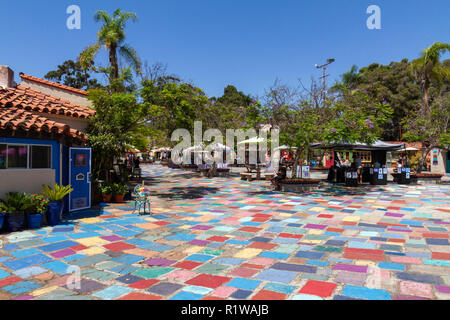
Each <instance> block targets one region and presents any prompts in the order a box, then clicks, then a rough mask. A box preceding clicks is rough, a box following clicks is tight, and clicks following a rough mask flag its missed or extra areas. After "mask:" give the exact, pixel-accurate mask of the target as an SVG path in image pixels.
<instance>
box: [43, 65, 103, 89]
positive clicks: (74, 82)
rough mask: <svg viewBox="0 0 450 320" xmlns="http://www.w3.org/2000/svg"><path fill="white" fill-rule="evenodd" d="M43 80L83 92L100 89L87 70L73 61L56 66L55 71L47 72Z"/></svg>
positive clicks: (99, 85)
mask: <svg viewBox="0 0 450 320" xmlns="http://www.w3.org/2000/svg"><path fill="white" fill-rule="evenodd" d="M44 78H45V79H47V80H50V81H55V82H58V83H61V84H64V85H66V86H69V87H72V88H77V89H83V90H89V89H96V88H97V89H98V88H101V87H102V85H101V84H100V83H98V81H97V79H94V78H91V75H90V73H89V70H86V69H83V68H82V67H81V65H80V63H79V62H75V61H73V60H66V61H64V62H63V64H61V65H59V66H58V69H57V70H53V71H49V72H48V73H47V74H46V75H45V76H44Z"/></svg>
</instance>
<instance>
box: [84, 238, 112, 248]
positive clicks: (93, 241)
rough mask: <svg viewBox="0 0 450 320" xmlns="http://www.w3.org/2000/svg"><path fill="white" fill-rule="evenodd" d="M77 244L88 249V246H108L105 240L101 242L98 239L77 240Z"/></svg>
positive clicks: (100, 239)
mask: <svg viewBox="0 0 450 320" xmlns="http://www.w3.org/2000/svg"><path fill="white" fill-rule="evenodd" d="M76 241H77V242H78V243H81V244H82V245H83V246H86V247H90V246H97V245H102V244H108V243H109V242H108V241H106V240H103V239H102V238H100V237H92V238H84V239H77V240H76Z"/></svg>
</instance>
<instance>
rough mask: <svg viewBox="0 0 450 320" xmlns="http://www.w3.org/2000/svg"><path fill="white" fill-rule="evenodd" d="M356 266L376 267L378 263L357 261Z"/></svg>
mask: <svg viewBox="0 0 450 320" xmlns="http://www.w3.org/2000/svg"><path fill="white" fill-rule="evenodd" d="M355 264H356V265H357V266H376V265H377V263H376V262H375V261H369V260H356V261H355Z"/></svg>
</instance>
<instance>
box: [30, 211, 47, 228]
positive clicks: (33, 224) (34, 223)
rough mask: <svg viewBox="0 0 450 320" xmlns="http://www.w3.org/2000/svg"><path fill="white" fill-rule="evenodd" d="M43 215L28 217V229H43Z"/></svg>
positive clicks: (35, 214) (34, 214) (37, 214)
mask: <svg viewBox="0 0 450 320" xmlns="http://www.w3.org/2000/svg"><path fill="white" fill-rule="evenodd" d="M42 216H43V214H42V213H33V214H29V215H28V228H30V229H39V228H40V227H42Z"/></svg>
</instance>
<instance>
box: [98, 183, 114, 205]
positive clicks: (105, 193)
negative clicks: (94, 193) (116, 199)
mask: <svg viewBox="0 0 450 320" xmlns="http://www.w3.org/2000/svg"><path fill="white" fill-rule="evenodd" d="M100 190H101V192H102V198H103V202H111V198H112V194H113V186H112V185H111V184H109V183H104V184H103V185H101V186H100Z"/></svg>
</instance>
